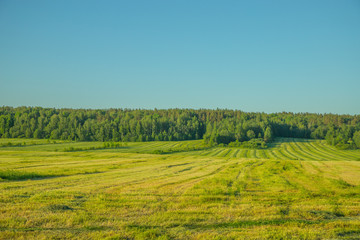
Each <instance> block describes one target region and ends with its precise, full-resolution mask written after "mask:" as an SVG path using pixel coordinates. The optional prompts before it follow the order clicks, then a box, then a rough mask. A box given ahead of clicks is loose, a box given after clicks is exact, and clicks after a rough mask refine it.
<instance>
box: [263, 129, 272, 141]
mask: <svg viewBox="0 0 360 240" xmlns="http://www.w3.org/2000/svg"><path fill="white" fill-rule="evenodd" d="M272 140H273V133H272V130H271V127H267V128H266V130H265V133H264V141H265V142H271V141H272Z"/></svg>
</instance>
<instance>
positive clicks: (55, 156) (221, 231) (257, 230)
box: [0, 138, 360, 239]
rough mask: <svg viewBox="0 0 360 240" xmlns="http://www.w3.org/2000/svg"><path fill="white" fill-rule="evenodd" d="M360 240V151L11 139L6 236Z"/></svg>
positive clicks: (0, 204)
mask: <svg viewBox="0 0 360 240" xmlns="http://www.w3.org/2000/svg"><path fill="white" fill-rule="evenodd" d="M70 238H71V239H359V238H360V150H338V149H337V148H335V147H333V146H330V145H327V144H326V142H325V141H320V140H306V139H290V138H278V139H276V141H274V142H273V143H271V144H270V146H269V147H268V148H267V149H246V148H230V147H211V148H209V147H208V146H207V145H205V144H204V143H203V141H202V140H194V141H177V142H174V141H173V142H166V141H164V142H156V141H155V142H129V143H121V144H117V145H116V144H115V145H114V144H113V145H111V144H107V145H106V144H104V143H102V142H68V141H48V140H34V139H0V239H70Z"/></svg>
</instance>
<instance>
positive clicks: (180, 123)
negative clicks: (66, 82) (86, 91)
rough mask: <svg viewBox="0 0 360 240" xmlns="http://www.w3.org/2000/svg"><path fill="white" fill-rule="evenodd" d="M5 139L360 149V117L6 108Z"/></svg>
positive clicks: (1, 121) (2, 116)
mask: <svg viewBox="0 0 360 240" xmlns="http://www.w3.org/2000/svg"><path fill="white" fill-rule="evenodd" d="M0 137H1V138H38V139H60V140H75V141H115V142H118V141H179V140H195V139H204V140H205V141H206V142H207V143H209V144H229V143H232V144H231V145H232V146H236V143H243V142H246V141H251V142H254V143H256V142H257V143H259V142H262V141H263V142H271V141H272V140H273V139H274V138H275V137H293V138H312V139H326V140H327V142H328V143H329V144H331V145H334V146H337V147H339V148H344V149H346V148H352V149H354V148H360V116H359V115H338V114H314V113H289V112H282V113H272V114H266V113H252V112H243V111H239V110H228V109H217V110H209V109H199V110H194V109H167V110H158V109H154V110H144V109H106V110H101V109H97V110H94V109H55V108H41V107H17V108H13V107H6V106H3V107H1V108H0Z"/></svg>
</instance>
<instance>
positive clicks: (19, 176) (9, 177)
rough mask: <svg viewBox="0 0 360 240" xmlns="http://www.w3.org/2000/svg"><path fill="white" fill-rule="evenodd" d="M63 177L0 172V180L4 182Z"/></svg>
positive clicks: (10, 171) (12, 171)
mask: <svg viewBox="0 0 360 240" xmlns="http://www.w3.org/2000/svg"><path fill="white" fill-rule="evenodd" d="M62 176H64V175H56V174H39V173H34V172H23V171H15V170H2V171H0V178H1V179H4V180H10V181H14V180H29V179H44V178H52V177H62Z"/></svg>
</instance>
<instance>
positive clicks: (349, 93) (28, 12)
mask: <svg viewBox="0 0 360 240" xmlns="http://www.w3.org/2000/svg"><path fill="white" fill-rule="evenodd" d="M0 105H6V106H14V107H15V106H43V107H56V108H63V107H67V108H69V107H70V108H196V109H197V108H228V109H240V110H243V111H251V112H253V111H255V112H280V111H291V112H319V113H330V112H331V113H341V114H343V113H346V114H347V113H349V114H360V1H359V0H344V1H339V0H308V1H307V0H301V1H288V0H283V1H280V0H273V1H269V0H263V1H259V0H248V1H241V0H226V1H224V0H217V1H211V0H195V1H193V0H192V1H187V0H186V1H185V0H170V1H169V0H162V1H160V0H152V1H149V0H144V1H139V0H126V1H125V0H116V1H110V0H107V1H100V0H99V1H89V0H86V1H85V0H84V1H80V0H75V1H73V0H71V1H70V0H62V1H48V0H44V1H38V0H31V1H27V0H23V1H13V0H1V1H0Z"/></svg>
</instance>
